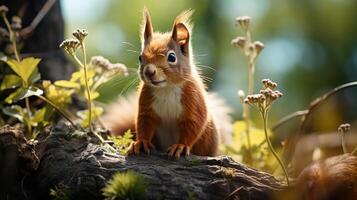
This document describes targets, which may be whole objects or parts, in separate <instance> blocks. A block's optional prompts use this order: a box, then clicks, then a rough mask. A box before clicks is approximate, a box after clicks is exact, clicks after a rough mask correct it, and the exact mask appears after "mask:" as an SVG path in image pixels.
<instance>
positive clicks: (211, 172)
mask: <svg viewBox="0 0 357 200" xmlns="http://www.w3.org/2000/svg"><path fill="white" fill-rule="evenodd" d="M38 149H42V150H41V151H42V153H39V154H41V155H39V156H40V157H41V164H40V166H39V168H38V170H37V171H36V172H35V173H34V174H33V175H32V176H31V177H29V179H28V182H27V185H28V186H31V187H28V188H27V190H28V191H30V192H29V193H28V195H27V196H30V197H32V198H31V199H48V198H49V196H48V195H49V190H50V189H51V188H54V187H55V186H57V185H65V186H66V188H67V190H68V191H67V192H68V194H69V196H70V197H71V199H103V196H102V191H101V189H102V188H103V187H104V186H105V184H106V183H107V181H108V180H109V179H110V178H111V177H112V175H113V174H114V173H116V172H124V171H127V170H132V171H135V172H137V173H138V174H140V175H142V176H143V177H144V178H145V179H147V180H148V183H149V186H148V188H147V191H146V196H147V197H148V199H187V198H188V197H189V196H192V197H194V199H224V198H225V197H227V196H228V195H229V194H230V193H231V192H232V191H234V190H235V189H237V188H240V189H239V191H237V192H236V193H235V194H234V195H232V199H237V197H238V199H272V198H273V197H274V196H273V194H274V192H277V191H280V190H281V189H282V188H283V184H282V183H281V182H279V181H278V180H276V179H275V178H274V177H273V176H271V175H269V174H267V173H264V172H259V171H257V170H254V169H252V168H249V167H247V166H245V165H243V164H239V163H236V162H234V161H233V160H232V159H231V158H229V157H227V156H219V157H198V156H191V157H189V158H181V159H179V160H172V159H168V158H167V156H166V155H165V154H163V153H159V152H153V153H152V154H151V155H141V156H129V157H126V156H123V155H119V154H116V153H113V152H110V150H109V149H108V148H107V147H106V146H105V145H99V144H96V142H95V140H94V137H90V136H88V135H87V134H85V133H84V132H81V131H78V130H74V129H70V128H63V127H60V128H55V129H54V130H52V131H51V133H50V134H49V136H47V137H46V138H44V139H43V141H40V143H39V145H38Z"/></svg>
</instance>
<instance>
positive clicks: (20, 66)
mask: <svg viewBox="0 0 357 200" xmlns="http://www.w3.org/2000/svg"><path fill="white" fill-rule="evenodd" d="M40 61H41V59H38V58H33V57H28V58H25V59H23V60H21V61H20V62H18V61H16V60H14V59H10V60H7V61H6V63H7V64H8V65H9V66H10V68H11V69H12V70H13V71H14V72H15V73H16V74H17V75H19V76H20V77H21V78H22V80H23V81H24V82H25V84H26V86H27V85H28V83H29V78H30V76H31V74H32V73H33V72H34V71H35V69H37V65H38V63H39V62H40Z"/></svg>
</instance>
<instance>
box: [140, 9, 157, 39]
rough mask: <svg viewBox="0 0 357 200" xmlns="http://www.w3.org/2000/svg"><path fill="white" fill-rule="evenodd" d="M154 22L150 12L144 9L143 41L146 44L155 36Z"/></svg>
mask: <svg viewBox="0 0 357 200" xmlns="http://www.w3.org/2000/svg"><path fill="white" fill-rule="evenodd" d="M153 32H154V31H153V28H152V22H151V17H150V13H149V10H148V9H147V8H146V7H144V9H143V22H142V25H141V41H142V43H145V42H146V41H147V40H148V39H149V38H150V37H151V36H152V34H153Z"/></svg>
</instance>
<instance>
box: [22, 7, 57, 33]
mask: <svg viewBox="0 0 357 200" xmlns="http://www.w3.org/2000/svg"><path fill="white" fill-rule="evenodd" d="M55 3H56V0H47V1H46V3H45V4H44V5H43V6H42V8H41V10H40V11H39V12H38V13H37V15H36V17H35V18H34V19H33V20H32V22H31V24H30V25H29V26H27V27H26V28H24V29H22V30H21V32H20V35H21V36H26V35H28V34H30V33H32V32H33V31H34V30H35V29H36V27H37V26H38V24H39V23H40V22H41V21H42V19H43V18H44V17H45V16H46V15H47V13H48V11H49V10H50V9H51V8H52V6H53V5H54V4H55Z"/></svg>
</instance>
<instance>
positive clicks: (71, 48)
mask: <svg viewBox="0 0 357 200" xmlns="http://www.w3.org/2000/svg"><path fill="white" fill-rule="evenodd" d="M79 44H80V43H79V41H78V40H77V39H72V38H71V39H67V40H65V41H63V42H62V43H61V44H60V47H61V48H63V49H64V50H65V51H66V52H67V53H68V54H69V55H74V53H75V52H76V50H77V49H78V47H79Z"/></svg>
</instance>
